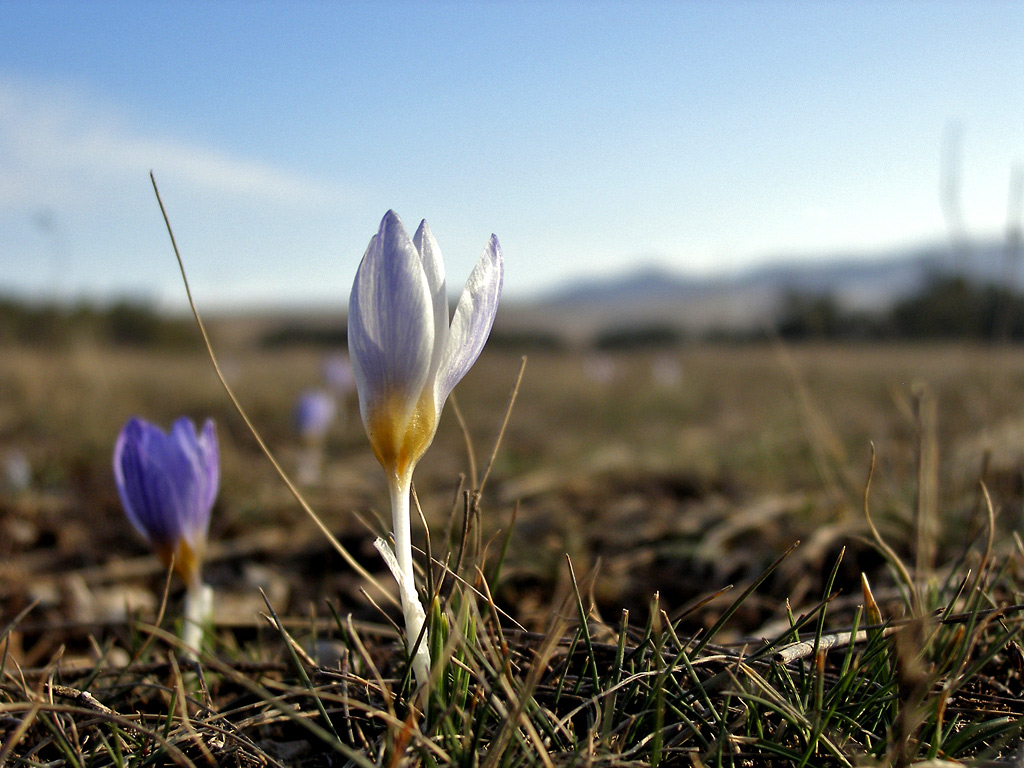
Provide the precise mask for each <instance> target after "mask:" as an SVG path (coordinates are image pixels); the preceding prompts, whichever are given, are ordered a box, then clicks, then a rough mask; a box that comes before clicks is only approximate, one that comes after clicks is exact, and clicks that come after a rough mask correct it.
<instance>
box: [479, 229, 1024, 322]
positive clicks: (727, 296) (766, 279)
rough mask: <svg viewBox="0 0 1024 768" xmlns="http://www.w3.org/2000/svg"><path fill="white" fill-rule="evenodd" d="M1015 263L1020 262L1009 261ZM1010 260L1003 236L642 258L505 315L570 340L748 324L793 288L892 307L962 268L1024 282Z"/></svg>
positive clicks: (767, 316)
mask: <svg viewBox="0 0 1024 768" xmlns="http://www.w3.org/2000/svg"><path fill="white" fill-rule="evenodd" d="M1010 266H1012V267H1013V269H1012V270H1011V269H1008V267H1010ZM1016 267H1017V265H1008V264H1007V251H1006V247H1005V245H1004V243H1003V242H1001V241H995V240H988V241H976V242H971V243H964V244H963V245H962V246H959V247H957V248H955V249H954V247H953V246H951V245H950V244H945V245H933V246H924V247H918V248H907V249H901V250H895V251H891V252H887V253H880V254H877V255H874V256H871V257H863V256H861V257H855V256H841V255H840V256H831V257H828V258H818V259H810V258H808V259H800V260H797V259H780V260H778V261H776V262H774V263H767V264H761V265H758V266H755V267H751V268H750V269H747V270H743V271H741V272H738V273H736V274H733V275H727V276H706V277H705V276H692V275H685V274H683V273H677V272H673V271H671V270H668V269H664V268H660V267H651V266H643V267H638V268H636V269H634V270H632V271H627V272H624V273H622V274H620V275H617V276H612V277H608V278H602V279H583V280H578V281H575V282H573V284H572V285H570V286H566V287H562V288H557V289H555V290H553V291H551V292H549V293H548V294H546V295H545V296H543V297H541V298H539V299H536V300H532V301H529V302H521V303H518V304H516V305H513V306H511V307H509V308H508V311H507V312H502V313H500V314H499V319H500V321H501V325H502V326H503V327H506V328H513V329H518V330H528V329H535V330H542V329H546V330H558V331H560V332H562V333H564V334H565V335H567V336H568V337H570V338H573V337H581V338H583V337H586V336H589V335H592V334H593V333H595V332H598V331H600V330H603V329H607V328H610V327H616V326H618V327H623V326H630V325H632V326H642V325H652V324H659V325H666V326H671V327H676V328H678V329H680V330H683V331H702V330H708V329H712V328H721V329H729V330H736V329H748V328H752V327H756V326H760V325H763V324H765V323H767V322H769V321H770V320H771V319H772V317H773V315H774V313H775V311H776V310H777V307H778V303H779V300H780V299H781V298H782V297H783V296H784V295H785V294H786V293H787V292H789V291H798V292H801V293H810V294H821V295H824V294H829V295H831V296H833V297H834V298H835V299H836V300H837V301H838V302H839V304H840V305H841V306H842V307H843V308H845V309H858V310H865V311H879V312H880V311H884V310H886V309H888V308H889V307H891V306H892V305H893V304H894V303H895V302H896V301H897V300H899V299H900V298H902V297H904V296H907V295H909V294H912V293H914V292H916V291H917V290H919V289H920V288H921V287H923V285H924V284H925V281H926V280H927V279H928V277H929V276H930V275H934V274H940V275H941V274H951V273H954V272H960V273H962V274H964V275H965V276H967V277H968V278H970V279H972V280H976V281H979V282H999V283H1001V282H1004V281H1006V280H1007V278H1008V275H1009V273H1010V272H1013V273H1015V274H1013V275H1012V277H1011V278H1010V281H1011V282H1012V283H1013V284H1014V286H1015V287H1016V288H1017V289H1021V288H1022V287H1024V276H1022V275H1021V274H1020V270H1019V269H1016Z"/></svg>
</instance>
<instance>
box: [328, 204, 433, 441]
mask: <svg viewBox="0 0 1024 768" xmlns="http://www.w3.org/2000/svg"><path fill="white" fill-rule="evenodd" d="M432 317H433V303H432V301H431V297H430V286H429V284H428V281H427V277H426V274H425V273H424V268H423V262H422V260H421V259H420V255H419V253H418V252H417V251H416V247H415V246H414V245H413V243H412V241H411V240H410V239H409V236H408V235H407V234H406V232H405V229H404V228H403V227H402V222H401V220H400V219H399V218H398V216H397V215H396V214H395V213H394V211H388V212H387V214H385V216H384V219H383V221H381V224H380V229H379V230H378V232H377V234H376V235H375V236H374V238H373V239H372V240H370V245H369V247H368V248H367V249H366V253H365V254H364V255H363V260H362V262H361V263H360V264H359V270H358V271H357V272H356V279H355V283H354V284H353V286H352V296H351V298H350V300H349V318H348V345H349V356H350V358H351V360H352V369H353V373H354V374H355V378H356V389H357V390H358V392H359V407H360V411H361V413H362V416H363V422H364V424H369V418H370V415H371V414H372V413H373V412H374V411H375V410H376V409H377V408H378V407H379V406H382V405H385V406H389V407H397V408H400V409H402V411H403V413H404V418H405V420H408V418H410V417H411V414H412V411H413V408H415V406H416V402H417V400H418V399H419V397H420V394H421V393H422V391H423V386H424V383H425V382H426V380H427V375H428V372H429V370H430V362H431V355H432V353H433V346H434V326H433V321H432Z"/></svg>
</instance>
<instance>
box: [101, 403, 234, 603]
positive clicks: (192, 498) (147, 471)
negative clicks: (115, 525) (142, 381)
mask: <svg viewBox="0 0 1024 768" xmlns="http://www.w3.org/2000/svg"><path fill="white" fill-rule="evenodd" d="M114 479H115V480H116V481H117V490H118V493H120V495H121V503H122V504H123V505H124V509H125V512H126V513H127V514H128V519H129V520H130V521H131V523H132V525H134V526H135V528H136V529H137V530H138V531H139V533H141V534H142V535H143V536H145V537H146V538H147V539H148V540H149V542H150V544H152V546H153V549H154V550H155V551H156V553H157V555H158V556H159V557H160V559H161V560H162V561H163V563H164V564H165V565H168V566H169V565H170V564H171V563H172V562H173V563H174V569H175V571H176V572H177V573H178V575H179V576H181V578H182V580H184V581H185V583H186V584H187V585H188V587H189V590H190V591H192V590H194V589H196V588H198V587H199V585H201V583H202V580H201V578H200V566H201V564H202V559H203V550H204V549H205V547H206V534H207V530H208V529H209V525H210V510H211V509H212V508H213V502H214V500H215V499H216V497H217V487H218V485H219V482H220V452H219V450H218V447H217V430H216V427H215V426H214V423H213V420H212V419H207V421H206V423H205V424H204V425H203V431H202V433H200V434H196V428H195V425H194V424H193V423H192V420H191V419H188V418H185V417H182V418H180V419H178V420H177V421H176V422H174V424H173V426H172V427H171V430H170V432H167V433H165V432H164V431H163V430H162V429H160V428H159V427H157V426H155V425H153V424H150V423H149V422H147V421H144V420H142V419H139V418H132V419H129V420H128V423H127V424H125V425H124V428H123V429H122V430H121V434H120V435H118V437H117V443H116V444H115V446H114Z"/></svg>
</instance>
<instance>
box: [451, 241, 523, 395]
mask: <svg viewBox="0 0 1024 768" xmlns="http://www.w3.org/2000/svg"><path fill="white" fill-rule="evenodd" d="M504 270H505V267H504V262H503V260H502V257H501V246H500V245H499V244H498V238H497V237H495V236H494V235H491V239H490V241H489V242H488V243H487V247H486V248H484V252H483V253H482V254H480V258H479V260H478V261H477V263H476V267H474V268H473V273H472V274H471V275H470V276H469V280H467V281H466V287H465V288H464V289H463V291H462V296H461V297H460V298H459V305H458V306H457V307H456V308H455V316H454V317H453V318H452V324H451V330H450V332H449V334H448V340H447V343H446V344H445V347H444V352H443V354H442V357H441V366H440V368H439V369H438V372H437V382H436V383H435V385H434V402H435V407H436V409H437V412H438V413H440V412H441V406H443V405H444V402H445V400H447V399H448V395H450V394H451V391H452V390H453V389H454V388H455V385H456V384H458V383H459V381H461V380H462V377H463V376H465V375H466V372H467V371H469V369H470V367H471V366H472V365H473V363H475V362H476V359H477V358H478V357H479V356H480V352H481V351H482V350H483V348H484V343H485V342H486V341H487V337H488V335H489V334H490V332H491V326H492V325H493V324H494V315H495V314H496V313H497V311H498V299H499V297H500V296H501V285H502V281H503V279H504Z"/></svg>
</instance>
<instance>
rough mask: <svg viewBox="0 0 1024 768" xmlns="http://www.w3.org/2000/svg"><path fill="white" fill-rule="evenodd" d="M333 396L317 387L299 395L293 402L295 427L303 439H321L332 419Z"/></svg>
mask: <svg viewBox="0 0 1024 768" xmlns="http://www.w3.org/2000/svg"><path fill="white" fill-rule="evenodd" d="M334 412H335V405H334V398H332V397H331V396H330V395H329V394H327V393H326V392H322V391H320V390H317V389H311V390H307V391H306V392H303V393H302V394H301V395H299V400H298V402H297V403H296V404H295V428H296V429H297V430H298V432H299V435H300V436H302V438H303V439H305V440H311V441H319V440H323V438H324V435H326V434H327V430H328V429H330V426H331V422H332V421H334Z"/></svg>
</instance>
